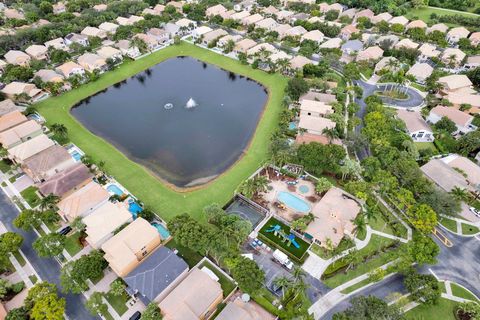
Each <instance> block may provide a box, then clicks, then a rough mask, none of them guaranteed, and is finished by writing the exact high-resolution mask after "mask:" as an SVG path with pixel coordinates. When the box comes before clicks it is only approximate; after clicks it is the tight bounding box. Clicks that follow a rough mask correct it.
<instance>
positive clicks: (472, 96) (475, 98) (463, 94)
mask: <svg viewBox="0 0 480 320" xmlns="http://www.w3.org/2000/svg"><path fill="white" fill-rule="evenodd" d="M445 98H446V99H447V100H448V101H449V102H450V103H451V104H452V105H453V107H454V108H460V107H461V106H462V105H465V104H466V105H470V106H471V108H470V109H469V110H468V112H469V113H471V114H473V113H479V112H480V94H478V93H477V92H476V91H474V90H473V89H471V88H470V89H464V90H460V91H459V92H452V93H449V94H447V95H446V96H445Z"/></svg>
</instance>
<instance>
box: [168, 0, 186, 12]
mask: <svg viewBox="0 0 480 320" xmlns="http://www.w3.org/2000/svg"><path fill="white" fill-rule="evenodd" d="M189 2H192V1H189ZM184 4H185V2H184V1H170V2H168V3H167V6H172V7H174V8H175V10H176V11H177V12H179V13H182V11H183V5H184Z"/></svg>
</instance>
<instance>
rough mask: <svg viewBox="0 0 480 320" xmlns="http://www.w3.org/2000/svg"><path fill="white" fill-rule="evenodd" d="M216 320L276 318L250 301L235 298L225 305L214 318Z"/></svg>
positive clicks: (272, 319) (238, 297)
mask: <svg viewBox="0 0 480 320" xmlns="http://www.w3.org/2000/svg"><path fill="white" fill-rule="evenodd" d="M215 319H216V320H260V319H261V320H275V319H276V317H275V316H273V315H271V314H270V313H268V311H266V310H265V309H263V308H262V307H261V306H260V305H259V304H257V303H256V302H254V301H252V300H250V301H245V300H244V299H242V298H241V297H240V296H237V297H236V298H235V299H234V300H233V301H230V302H228V303H227V305H226V306H225V308H223V310H222V311H221V312H220V313H219V314H218V316H217V317H215Z"/></svg>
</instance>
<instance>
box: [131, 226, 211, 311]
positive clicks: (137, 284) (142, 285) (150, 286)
mask: <svg viewBox="0 0 480 320" xmlns="http://www.w3.org/2000/svg"><path fill="white" fill-rule="evenodd" d="M157 233H158V232H157ZM132 240H133V239H132ZM187 274H188V265H187V263H186V262H185V261H184V260H183V259H182V258H180V257H178V256H177V255H176V254H175V253H174V252H173V251H172V250H170V249H168V248H167V247H163V246H161V247H159V248H158V249H156V250H154V251H153V252H152V253H151V254H150V255H149V256H148V257H146V258H144V259H143V260H142V261H141V264H140V265H138V266H137V267H136V268H135V269H134V270H133V271H131V272H130V273H129V274H127V275H126V276H124V277H123V280H124V281H125V283H126V284H127V292H129V293H130V295H132V296H133V295H135V296H137V297H139V298H140V299H141V300H142V301H143V302H144V303H145V304H146V305H147V304H148V303H150V302H153V301H154V302H157V303H158V301H161V300H163V299H164V298H165V297H166V296H167V295H168V294H169V293H170V292H171V291H172V290H173V289H174V288H175V287H177V286H178V284H179V283H181V282H182V281H183V280H184V279H185V277H186V276H187ZM207 289H208V288H207ZM164 319H170V318H166V317H165V318H164Z"/></svg>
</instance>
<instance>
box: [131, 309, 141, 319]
mask: <svg viewBox="0 0 480 320" xmlns="http://www.w3.org/2000/svg"><path fill="white" fill-rule="evenodd" d="M141 317H142V314H141V313H140V311H136V312H135V313H134V314H132V315H131V316H130V318H128V319H129V320H140V318H141Z"/></svg>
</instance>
